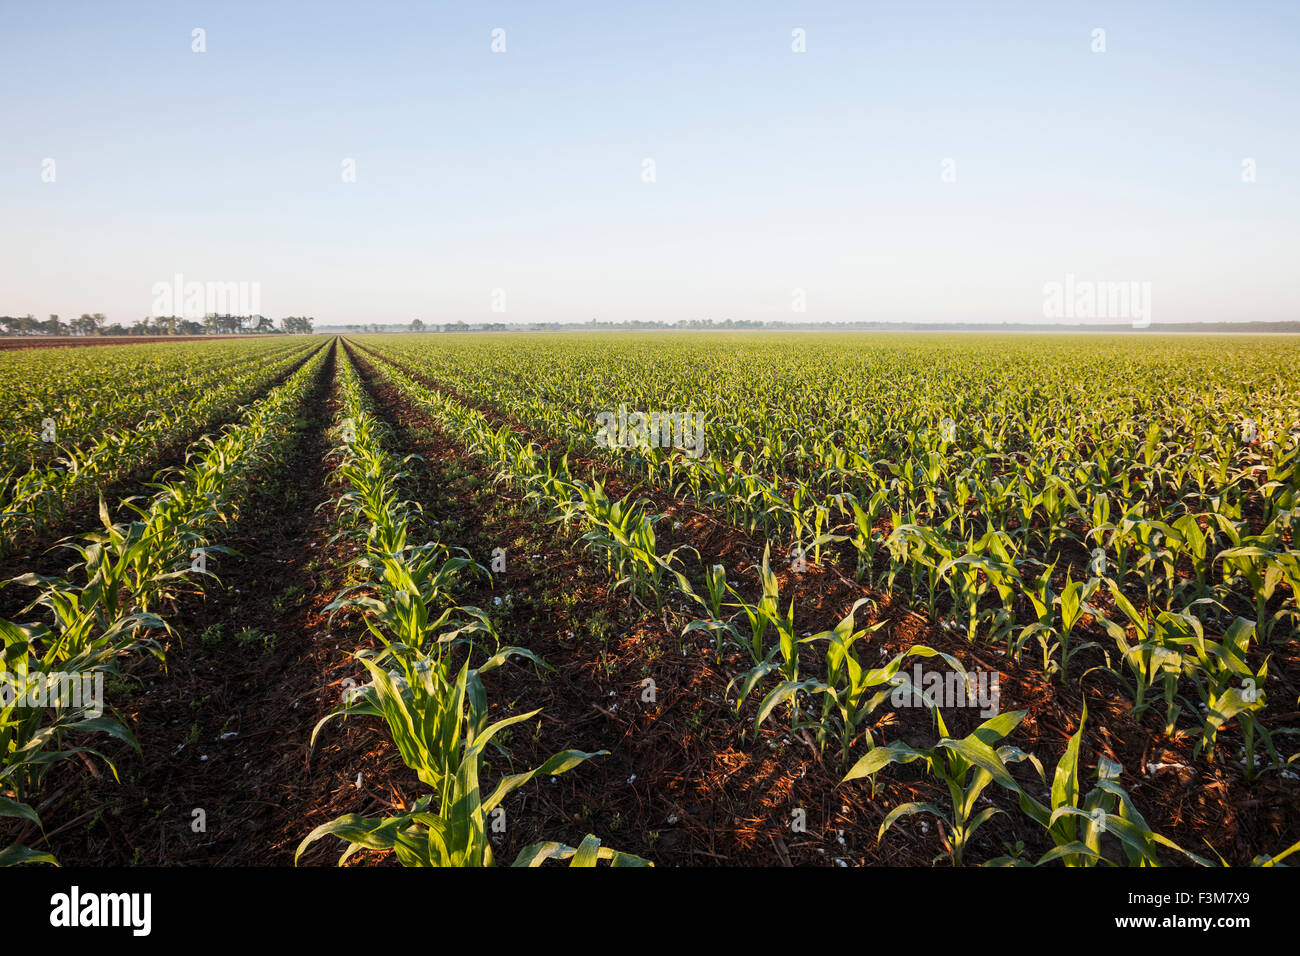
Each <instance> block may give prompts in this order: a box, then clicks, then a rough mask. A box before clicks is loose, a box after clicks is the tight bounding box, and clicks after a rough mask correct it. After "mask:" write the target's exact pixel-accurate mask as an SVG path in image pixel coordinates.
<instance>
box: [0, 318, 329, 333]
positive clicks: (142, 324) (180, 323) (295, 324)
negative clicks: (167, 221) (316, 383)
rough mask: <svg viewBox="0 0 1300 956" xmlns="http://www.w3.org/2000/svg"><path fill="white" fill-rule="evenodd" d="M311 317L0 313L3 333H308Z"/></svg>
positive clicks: (0, 331) (0, 326)
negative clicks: (127, 319)
mask: <svg viewBox="0 0 1300 956" xmlns="http://www.w3.org/2000/svg"><path fill="white" fill-rule="evenodd" d="M313 321H315V320H314V319H312V318H311V317H310V316H294V315H291V316H288V317H286V318H283V319H281V320H280V327H279V328H276V325H275V322H274V320H272V319H270V318H267V317H266V316H265V315H216V314H212V315H205V316H204V317H203V320H202V321H201V322H200V321H196V320H194V319H184V318H181V317H180V316H178V315H161V316H150V315H146V316H145V317H144V318H143V319H141V320H140V321H139V322H134V323H132V324H131V325H122V324H121V323H119V322H114V323H112V324H111V325H110V324H109V322H108V318H107V316H105V315H104V313H103V312H95V313H93V314H89V313H84V312H83V313H82V314H81V315H80V316H79V317H78V318H75V319H72V320H71V321H69V322H64V321H63V320H62V319H60V318H59V317H58V316H57V315H51V316H50V317H49V318H48V319H45V320H44V321H41V320H39V319H37V318H36V316H34V315H30V314H29V315H22V316H16V317H15V316H10V315H2V316H0V334H3V335H280V334H285V333H287V334H290V335H294V334H298V335H301V334H309V333H310V332H311V331H312V322H313Z"/></svg>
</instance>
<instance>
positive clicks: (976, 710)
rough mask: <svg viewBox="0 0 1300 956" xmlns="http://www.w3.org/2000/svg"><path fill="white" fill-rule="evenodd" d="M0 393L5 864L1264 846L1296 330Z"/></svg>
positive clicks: (1278, 781)
mask: <svg viewBox="0 0 1300 956" xmlns="http://www.w3.org/2000/svg"><path fill="white" fill-rule="evenodd" d="M0 365H3V366H4V368H3V371H4V373H5V379H6V382H7V383H8V384H7V387H6V390H5V392H4V395H3V397H0V412H2V413H3V422H4V424H3V432H2V433H0V437H2V439H3V444H2V445H0V565H2V566H3V567H2V569H0V570H3V582H2V583H0V634H3V637H4V652H3V658H2V659H0V668H2V669H0V690H5V693H4V694H3V695H0V865H6V866H9V865H51V864H63V863H69V862H73V863H89V864H120V863H124V862H150V863H163V864H177V863H190V864H210V865H221V864H250V863H280V864H296V865H299V866H305V865H325V864H335V863H337V864H338V865H348V866H358V865H376V866H383V865H400V866H438V867H441V866H475V867H485V866H493V865H498V864H502V863H509V864H513V865H514V866H522V867H535V866H541V865H551V866H559V865H568V866H597V865H610V866H618V867H625V866H637V867H641V866H647V865H655V866H687V865H704V866H714V865H820V866H831V867H833V866H843V867H848V866H873V865H912V866H965V867H969V866H995V867H1001V866H1009V867H1041V866H1047V867H1060V866H1070V867H1095V866H1102V867H1115V866H1133V867H1145V866H1190V867H1219V866H1246V865H1255V866H1274V865H1284V864H1283V861H1284V860H1285V859H1286V858H1287V857H1288V855H1289V854H1292V853H1294V852H1295V851H1296V850H1297V849H1300V813H1298V812H1297V810H1298V809H1300V806H1298V804H1300V765H1298V764H1297V758H1298V757H1300V739H1298V735H1300V643H1298V642H1297V634H1300V605H1297V597H1298V595H1300V547H1298V546H1297V543H1296V532H1297V529H1300V511H1298V510H1297V490H1298V489H1300V380H1298V379H1297V377H1296V374H1295V369H1296V368H1297V367H1298V366H1300V344H1297V343H1296V342H1295V341H1294V339H1292V338H1290V337H1287V336H1174V335H1164V336H1158V335H1146V336H1143V337H1142V339H1141V345H1140V347H1139V346H1138V345H1136V344H1135V341H1134V340H1133V339H1132V338H1131V337H1125V336H1123V335H1101V334H1091V335H975V334H971V335H937V334H936V335H927V334H909V335H899V336H891V335H883V334H881V335H873V334H853V335H849V334H843V335H841V334H820V333H819V334H798V335H786V334H775V333H772V334H760V335H749V336H743V335H739V334H724V333H698V334H696V333H673V334H668V333H664V334H638V333H600V334H596V333H592V334H550V335H542V334H522V333H521V334H515V333H493V334H469V333H464V334H439V335H428V336H426V335H355V336H347V337H331V338H321V337H314V338H306V339H303V338H299V337H291V338H289V339H277V338H275V337H269V338H265V339H252V340H248V341H220V342H212V343H183V344H169V345H141V346H109V347H104V348H98V349H85V350H70V352H66V353H65V352H56V351H55V350H50V351H42V350H36V351H32V352H23V353H8V354H4V353H0ZM68 675H73V676H75V678H76V680H77V681H79V682H80V683H78V684H77V686H78V687H81V686H85V687H89V686H92V685H93V686H96V687H102V693H98V692H97V693H96V694H94V695H79V696H78V695H74V699H73V700H72V701H71V702H70V701H69V700H68V699H67V698H68V696H69V695H68V694H63V695H62V696H58V697H57V699H56V696H55V695H54V694H53V689H54V688H55V687H57V686H59V685H60V682H63V683H66V682H67V679H68ZM87 697H91V698H93V699H86V698H87ZM128 846H130V847H134V848H135V849H134V850H131V851H129V853H128V851H127V849H126V848H127V847H128ZM130 853H133V854H135V855H134V856H132V855H129V854H130ZM123 854H128V855H126V856H124V855H123Z"/></svg>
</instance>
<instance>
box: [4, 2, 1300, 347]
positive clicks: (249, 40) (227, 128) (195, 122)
mask: <svg viewBox="0 0 1300 956" xmlns="http://www.w3.org/2000/svg"><path fill="white" fill-rule="evenodd" d="M196 27H200V28H203V29H204V30H205V31H206V45H207V50H206V52H204V53H201V54H199V53H194V52H192V51H191V43H192V40H191V31H192V30H193V29H194V28H196ZM498 27H500V28H503V29H504V30H505V31H506V52H505V53H503V54H494V53H492V52H491V43H492V37H491V31H492V30H493V29H494V28H498ZM1097 27H1100V28H1103V29H1104V30H1105V31H1106V52H1104V53H1094V52H1092V50H1091V44H1092V31H1093V29H1094V28H1097ZM795 28H802V29H804V30H805V31H806V37H807V40H806V43H807V52H806V53H802V54H799V53H794V52H792V50H791V43H792V37H791V31H792V30H793V29H795ZM1298 38H1300V3H1296V2H1293V0H1288V2H1282V0H1277V2H1249V0H1242V2H1233V3H1227V2H1216V3H1205V2H1167V3H1150V2H1133V0H1130V2H1058V0H1052V2H1041V0H1039V2H1022V3H997V2H988V3H978V4H977V3H970V2H924V0H916V2H906V3H888V4H886V3H874V2H873V3H867V2H861V0H859V2H803V3H796V2H789V3H769V2H756V0H747V2H734V3H708V2H703V0H701V2H697V3H668V2H659V3H618V2H613V0H604V2H580V3H564V2H554V3H540V2H529V3H525V2H516V3H489V2H484V3H461V4H450V3H447V4H432V3H383V2H376V3H357V2H348V3H332V2H325V3H322V2H312V3H306V2H304V3H296V4H294V3H275V4H272V3H251V2H219V3H218V2H211V3H189V2H165V3H164V2H158V3H150V2H130V3H127V2H107V0H88V2H75V3H74V2H57V0H53V2H42V3H20V2H16V0H0V70H2V71H3V81H2V82H0V118H2V119H3V127H2V128H3V133H2V134H0V219H2V220H3V223H4V225H3V228H2V229H0V314H13V315H18V314H23V313H26V312H32V313H35V314H37V315H38V316H40V317H44V316H45V315H46V314H47V313H49V312H58V313H60V314H61V315H63V317H64V318H65V319H66V318H69V317H71V316H75V315H77V314H80V313H82V312H95V311H102V312H106V313H108V315H109V317H110V319H111V320H117V321H124V322H126V321H132V320H135V319H138V318H139V317H141V316H143V315H144V314H145V313H147V312H148V311H149V310H150V306H151V304H152V294H151V290H152V286H153V284H154V283H156V282H160V281H167V280H170V279H171V278H172V276H173V275H174V274H175V273H177V272H180V273H183V274H184V275H185V277H186V279H187V280H200V281H235V280H246V281H256V282H260V284H261V292H262V305H263V309H262V311H263V312H265V313H267V314H270V315H273V316H277V317H279V316H282V315H286V314H309V315H314V316H315V317H316V318H317V321H318V323H334V322H408V321H410V320H411V319H412V318H416V317H419V318H423V319H424V320H426V321H431V322H438V321H451V320H455V319H462V320H465V321H471V322H472V321H483V320H508V321H545V320H570V321H571V320H577V321H586V320H588V319H590V318H592V317H593V316H595V317H600V318H602V319H605V320H624V319H666V320H677V319H689V318H705V317H712V318H715V319H723V318H734V319H783V318H804V319H809V320H829V321H840V320H853V319H875V320H1011V321H1017V320H1027V321H1035V320H1041V319H1042V309H1043V305H1042V303H1043V286H1044V283H1046V282H1050V281H1056V280H1061V279H1063V278H1064V276H1065V275H1066V274H1067V273H1072V274H1074V275H1075V276H1076V277H1078V278H1079V279H1084V280H1095V279H1105V280H1131V281H1143V282H1150V283H1151V289H1152V316H1153V318H1154V319H1155V321H1156V322H1162V321H1193V320H1208V319H1261V320H1279V319H1297V318H1300V309H1298V308H1297V306H1300V285H1298V284H1297V282H1296V272H1297V269H1296V267H1297V263H1298V262H1300V256H1298V255H1297V252H1298V251H1300V241H1298V239H1297V226H1298V224H1300V123H1298V122H1297V121H1298V120H1300V109H1298V108H1297V107H1298V106H1300V67H1298V66H1297V64H1298V62H1300V55H1298V53H1300V43H1298ZM46 158H53V159H54V160H55V164H56V165H55V171H56V179H55V181H54V182H52V183H47V182H42V178H41V176H42V161H43V160H44V159H46ZM347 158H351V159H353V160H355V162H356V182H355V183H347V182H343V181H342V175H341V164H342V162H343V160H344V159H347ZM646 158H650V159H653V160H654V163H655V174H656V182H654V183H653V184H648V183H645V182H643V181H642V169H643V166H642V164H643V160H644V159H646ZM948 158H951V159H952V160H954V161H955V170H956V182H953V183H945V182H943V180H942V177H941V172H942V169H943V167H942V165H941V164H942V163H943V161H944V160H945V159H948ZM1245 158H1251V159H1254V160H1255V162H1256V170H1257V181H1256V182H1254V183H1249V184H1247V183H1243V182H1242V175H1241V170H1242V160H1243V159H1245ZM493 289H504V290H505V293H506V300H505V301H506V307H507V311H506V313H505V314H504V315H499V314H494V313H493V312H492V311H491V310H490V309H491V304H492V298H491V295H492V290H493ZM794 289H803V290H804V293H805V295H806V301H807V311H806V312H804V313H802V314H792V312H791V302H792V290H794Z"/></svg>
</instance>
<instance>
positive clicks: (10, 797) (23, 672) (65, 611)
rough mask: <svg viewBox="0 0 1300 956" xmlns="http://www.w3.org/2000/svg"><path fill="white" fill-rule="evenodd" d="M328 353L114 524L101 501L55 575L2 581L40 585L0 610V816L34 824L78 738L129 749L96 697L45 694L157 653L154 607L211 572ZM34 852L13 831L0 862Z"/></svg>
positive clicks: (205, 441) (161, 623) (162, 625)
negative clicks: (16, 612) (251, 486)
mask: <svg viewBox="0 0 1300 956" xmlns="http://www.w3.org/2000/svg"><path fill="white" fill-rule="evenodd" d="M328 352H329V349H328V348H319V349H318V350H317V352H316V355H315V357H314V358H313V359H311V360H310V361H309V362H308V363H307V364H306V365H304V366H303V367H302V368H300V369H299V370H298V371H296V372H295V373H294V374H293V375H292V376H291V377H290V378H289V379H288V380H287V381H286V382H285V383H284V384H282V385H280V386H278V387H277V388H275V389H274V390H272V391H271V392H270V393H269V394H268V395H267V396H266V398H265V399H263V400H262V401H261V402H259V403H257V404H256V405H254V406H253V407H251V408H250V409H249V410H248V412H247V413H246V414H245V416H244V417H243V419H242V420H241V421H240V422H238V423H237V424H234V425H231V426H229V427H227V428H226V429H224V430H223V431H222V432H221V433H220V434H219V435H214V436H207V437H204V438H202V439H200V440H199V441H197V442H195V444H194V445H193V446H192V447H191V448H190V450H189V452H188V454H187V458H186V463H185V464H184V465H183V466H181V467H179V468H177V469H175V471H174V473H172V474H169V475H165V476H163V477H164V479H165V480H163V481H161V482H160V483H159V484H157V485H156V486H155V487H156V488H157V491H156V493H155V494H154V495H153V496H152V497H150V498H141V499H131V500H128V501H126V502H124V504H125V505H126V506H127V507H128V508H129V509H130V510H131V511H132V512H134V514H135V517H134V518H133V519H131V520H129V521H121V522H117V523H114V522H113V521H112V520H111V519H110V517H109V513H108V510H107V508H106V507H104V505H103V503H102V501H101V505H100V520H101V523H102V528H101V529H100V530H96V531H91V532H87V533H85V534H82V535H80V536H78V538H77V540H76V541H75V542H74V543H68V544H66V545H65V546H66V547H68V548H70V549H71V550H72V551H73V552H75V554H76V555H77V556H78V557H79V558H80V560H79V561H77V562H76V563H75V564H73V565H72V566H70V567H69V568H68V569H67V571H66V573H65V574H64V575H61V576H38V575H34V574H27V575H23V576H21V577H19V578H16V579H14V581H13V582H7V583H16V584H19V585H23V586H29V587H35V588H37V589H39V593H38V596H37V597H36V598H35V599H34V600H33V601H32V602H31V604H29V605H28V607H27V608H26V609H25V610H24V612H23V613H22V615H20V616H21V617H23V618H26V620H25V621H21V622H15V621H4V620H0V634H3V638H4V657H3V662H2V663H0V683H3V684H4V685H5V686H6V687H9V688H17V689H20V690H22V691H23V693H21V694H18V695H15V694H10V695H8V697H7V699H4V700H0V817H9V818H16V819H18V820H20V821H22V822H23V823H25V824H27V828H26V829H27V830H31V829H34V828H39V827H40V817H39V816H38V813H37V811H36V810H35V809H34V808H33V807H32V805H31V800H32V798H33V797H34V796H36V795H38V794H39V793H40V789H41V782H42V780H43V779H44V777H45V775H46V773H47V772H48V771H49V769H50V767H51V766H52V765H54V764H55V763H57V762H59V761H62V760H66V759H68V758H69V757H72V756H74V755H76V754H79V753H85V754H88V755H97V753H96V751H94V750H93V749H92V748H91V746H90V745H89V744H87V743H84V742H82V741H83V740H84V739H85V738H87V737H90V736H93V735H96V734H109V735H111V736H113V737H117V738H118V739H120V740H123V741H125V742H127V743H129V744H131V745H132V746H133V747H135V748H136V749H137V751H138V749H139V747H138V744H136V741H135V739H134V737H133V736H132V734H131V733H130V731H129V730H128V729H127V728H126V727H124V726H123V725H122V724H121V722H119V721H118V720H116V719H115V718H113V717H112V716H110V715H109V714H108V713H106V712H103V711H102V710H100V707H99V705H100V704H102V697H100V698H97V699H95V700H92V699H88V697H93V696H95V695H84V694H83V695H75V696H65V697H63V698H61V699H57V700H56V699H55V698H54V697H53V696H52V694H53V693H54V692H55V689H56V688H61V687H63V686H66V684H67V682H68V680H69V679H71V680H72V681H73V682H74V683H75V684H76V686H77V687H79V688H85V687H86V686H87V684H86V683H85V682H87V681H93V680H95V678H96V675H99V678H100V680H101V681H102V677H103V675H116V674H117V673H118V672H117V662H118V661H119V660H120V659H121V658H122V657H123V656H124V655H127V654H130V653H132V652H138V651H142V650H143V651H148V652H150V653H153V654H154V655H156V656H158V657H160V658H161V657H162V654H163V646H162V643H161V640H160V636H161V635H162V634H164V633H167V632H169V631H170V627H169V625H168V623H167V621H166V619H165V617H164V616H163V612H164V610H165V609H166V608H167V607H169V606H170V605H171V602H172V601H173V599H174V598H175V597H176V596H177V594H178V593H179V591H180V589H181V588H183V587H184V586H186V585H193V584H195V583H197V582H198V581H201V579H202V576H203V575H209V574H211V573H212V572H211V571H209V570H208V569H207V566H206V565H207V558H208V557H210V556H213V555H217V554H222V553H229V549H227V548H224V547H223V546H221V545H218V544H214V543H213V542H214V540H215V536H216V534H217V533H218V530H219V528H220V527H221V526H222V525H224V524H226V523H228V522H230V521H231V520H233V518H234V517H235V516H236V514H237V512H238V502H239V500H240V498H241V497H242V496H243V495H244V494H245V492H246V489H247V482H248V480H249V479H250V477H251V476H252V475H254V474H255V473H256V472H258V471H259V470H261V469H265V468H268V467H270V466H271V465H272V463H273V461H274V459H275V456H276V453H277V451H278V449H279V447H280V445H281V443H282V442H283V440H284V438H285V436H286V435H287V434H288V432H289V429H290V427H291V425H292V423H293V420H294V418H295V416H296V415H297V414H298V413H299V410H300V408H301V405H302V402H303V399H304V397H305V395H306V394H307V392H308V390H309V389H310V387H311V386H312V384H313V383H314V382H315V381H317V380H318V378H319V376H320V374H321V372H322V369H323V367H324V364H325V362H326V357H327V354H328ZM101 686H102V685H101ZM59 693H62V691H61V690H60V691H59ZM96 711H98V712H96ZM103 759H105V761H106V762H107V758H103ZM109 767H110V769H113V773H114V776H116V769H114V768H113V767H112V764H111V763H109ZM20 838H21V834H20ZM34 861H35V862H54V858H53V857H52V856H51V855H50V854H49V853H47V852H44V851H41V850H37V849H32V848H30V847H27V846H24V845H21V844H20V843H18V842H15V843H14V844H13V845H11V846H9V847H8V848H6V849H4V850H0V865H2V864H12V863H18V862H34Z"/></svg>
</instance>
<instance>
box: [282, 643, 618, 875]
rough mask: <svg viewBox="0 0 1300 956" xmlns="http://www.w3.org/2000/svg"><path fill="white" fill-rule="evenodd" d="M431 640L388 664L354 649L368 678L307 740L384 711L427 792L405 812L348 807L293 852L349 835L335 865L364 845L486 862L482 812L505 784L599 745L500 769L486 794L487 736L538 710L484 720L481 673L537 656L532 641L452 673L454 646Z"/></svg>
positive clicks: (420, 857)
mask: <svg viewBox="0 0 1300 956" xmlns="http://www.w3.org/2000/svg"><path fill="white" fill-rule="evenodd" d="M437 648H438V652H437V653H436V654H433V655H424V656H406V655H397V656H396V657H395V660H396V662H397V664H398V669H397V670H396V671H394V672H388V671H385V670H384V668H383V667H382V666H380V665H379V664H378V663H376V662H375V661H374V660H371V659H369V658H368V657H367V656H365V654H364V652H362V653H360V654H359V655H358V657H359V658H360V660H361V662H362V663H363V664H364V665H365V667H366V669H367V670H368V671H369V672H370V675H371V678H372V680H371V682H370V683H369V684H367V685H365V686H364V687H362V688H359V689H358V690H357V691H356V692H355V693H354V694H352V695H351V696H350V698H349V699H347V700H345V701H344V702H343V703H342V704H340V705H339V706H338V707H337V708H335V710H334V711H333V712H332V713H331V714H329V715H328V716H327V717H326V718H324V719H323V720H322V721H321V722H320V723H319V724H318V725H317V727H316V730H315V731H314V732H313V734H312V743H313V745H314V744H315V739H316V735H317V734H318V733H319V732H320V729H321V727H322V726H324V724H325V723H327V722H328V721H330V720H332V719H333V718H335V717H338V716H363V715H364V716H370V717H379V718H382V719H383V720H384V721H385V723H386V724H387V725H388V732H389V734H390V735H391V736H392V738H393V742H394V743H395V744H396V745H397V749H398V753H400V754H401V757H402V761H403V763H405V764H406V765H407V766H408V767H409V768H411V769H412V770H413V771H415V774H416V776H417V777H418V778H419V779H420V781H421V782H422V783H423V784H424V785H425V786H427V787H428V788H429V789H430V791H431V792H430V793H428V794H425V795H424V796H422V797H420V798H419V799H417V800H416V801H415V803H414V804H413V805H412V807H411V809H410V810H408V811H406V812H403V813H399V814H394V815H392V816H387V817H380V818H366V817H362V816H360V815H359V814H355V813H351V814H346V815H345V816H341V817H338V818H337V819H335V820H332V821H330V822H329V823H325V824H322V825H321V826H319V827H317V828H316V829H314V830H313V831H312V832H311V833H310V834H308V836H307V837H306V838H305V839H304V840H303V841H302V843H301V844H300V845H299V847H298V851H297V853H296V854H295V856H294V860H295V862H297V860H298V859H299V858H301V856H302V854H303V851H305V850H306V849H307V847H308V846H310V845H311V844H312V843H313V842H315V841H316V840H319V839H321V838H322V837H325V836H334V837H337V838H339V839H341V840H343V841H344V842H345V843H347V844H348V846H347V849H345V850H344V852H343V855H342V856H341V857H340V858H339V865H342V864H343V863H344V862H346V861H347V859H348V857H349V856H351V855H352V854H353V853H355V852H356V851H357V850H361V849H368V850H392V851H393V852H394V854H395V855H396V857H397V859H398V861H399V862H400V863H401V864H402V865H403V866H468V867H483V866H491V865H492V864H493V854H492V844H491V841H490V840H489V839H488V835H487V820H488V817H489V816H490V815H491V814H492V813H493V811H494V810H496V808H497V807H498V806H500V804H501V802H502V801H503V800H504V799H505V798H506V797H507V796H508V795H509V794H510V793H512V792H513V791H515V790H517V789H519V788H520V787H521V786H523V785H524V784H526V783H528V782H529V781H530V780H533V779H534V778H536V777H539V776H554V775H557V774H561V773H565V772H567V771H569V770H571V769H573V768H574V767H576V766H577V765H578V764H580V763H582V762H583V761H585V760H588V759H590V758H591V757H595V756H599V755H601V754H604V753H606V751H598V752H596V753H585V752H583V751H579V750H565V751H562V752H560V753H557V754H555V755H553V756H552V757H550V758H549V759H548V760H546V761H545V762H543V763H542V764H541V765H540V766H538V767H535V768H534V769H532V770H529V771H526V772H523V773H515V774H510V775H508V776H506V777H504V778H502V779H501V780H500V781H499V782H498V784H497V786H496V787H495V788H494V789H493V791H492V792H491V793H490V794H488V795H487V796H486V797H485V796H484V795H483V792H482V789H481V787H480V783H479V775H480V769H481V763H482V759H483V754H484V752H485V750H486V749H487V747H488V745H489V744H491V743H492V741H493V738H494V737H496V735H497V734H499V733H500V732H501V731H503V730H505V729H506V728H507V727H511V726H513V725H515V724H519V723H522V722H524V721H527V720H531V719H532V718H533V717H535V716H537V714H538V713H540V711H538V710H534V711H531V712H529V713H526V714H516V715H514V716H512V717H506V718H504V719H502V720H498V721H496V722H495V723H490V724H489V723H488V706H487V695H486V693H485V691H484V689H483V684H482V681H481V675H482V674H483V673H485V672H487V671H490V670H492V669H494V668H496V667H498V666H500V665H501V664H503V663H504V662H505V661H506V660H507V659H508V658H510V657H521V658H524V659H526V660H531V661H532V662H533V663H535V664H538V665H539V666H544V665H543V664H542V661H541V659H540V658H538V657H537V656H536V655H534V654H533V653H532V652H531V651H528V650H526V649H524V648H518V647H507V648H502V649H501V650H499V651H497V653H496V654H494V655H493V656H492V657H491V658H489V659H488V660H487V661H486V662H484V663H483V664H482V665H480V666H479V667H477V668H471V667H470V665H469V662H468V661H466V662H465V664H464V665H462V666H461V668H460V669H459V671H458V672H457V673H456V674H455V676H452V672H451V654H450V653H449V652H447V651H446V650H444V648H445V644H443V643H439V644H437Z"/></svg>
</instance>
